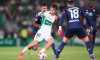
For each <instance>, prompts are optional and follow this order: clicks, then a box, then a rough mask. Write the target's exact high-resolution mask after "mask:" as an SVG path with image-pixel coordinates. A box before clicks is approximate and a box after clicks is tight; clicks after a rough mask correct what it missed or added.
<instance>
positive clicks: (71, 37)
mask: <svg viewBox="0 0 100 60" xmlns="http://www.w3.org/2000/svg"><path fill="white" fill-rule="evenodd" d="M64 37H65V38H66V39H71V38H72V37H71V38H68V37H66V36H64Z"/></svg>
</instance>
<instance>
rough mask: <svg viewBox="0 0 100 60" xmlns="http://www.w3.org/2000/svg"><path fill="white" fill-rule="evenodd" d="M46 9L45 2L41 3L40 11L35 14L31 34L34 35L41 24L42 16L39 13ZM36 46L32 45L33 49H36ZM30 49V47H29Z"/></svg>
mask: <svg viewBox="0 0 100 60" xmlns="http://www.w3.org/2000/svg"><path fill="white" fill-rule="evenodd" d="M46 11H47V5H46V4H45V3H42V4H41V12H39V13H38V14H37V15H36V16H35V27H34V29H33V34H34V36H35V34H36V33H37V31H38V29H39V27H40V25H41V21H42V16H41V15H40V14H41V13H45V12H46ZM34 36H33V37H34ZM37 48H38V47H37V46H34V47H32V49H33V50H37ZM30 49H31V48H30Z"/></svg>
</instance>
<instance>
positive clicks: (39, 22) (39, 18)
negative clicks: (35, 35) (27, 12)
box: [35, 14, 42, 24]
mask: <svg viewBox="0 0 100 60" xmlns="http://www.w3.org/2000/svg"><path fill="white" fill-rule="evenodd" d="M41 19H42V17H41V16H38V14H37V15H36V16H35V24H41Z"/></svg>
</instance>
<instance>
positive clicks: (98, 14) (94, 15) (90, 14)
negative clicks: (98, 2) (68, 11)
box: [85, 0, 100, 49]
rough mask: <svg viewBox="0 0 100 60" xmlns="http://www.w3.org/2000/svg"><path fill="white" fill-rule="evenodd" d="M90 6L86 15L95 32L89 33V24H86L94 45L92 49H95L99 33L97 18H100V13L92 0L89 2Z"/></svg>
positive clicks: (86, 10)
mask: <svg viewBox="0 0 100 60" xmlns="http://www.w3.org/2000/svg"><path fill="white" fill-rule="evenodd" d="M88 5H89V6H88V8H87V9H85V13H86V14H87V15H88V17H89V19H90V22H91V25H92V27H93V32H90V31H89V25H88V23H86V29H87V32H88V37H89V40H90V42H91V45H92V49H94V45H95V38H96V33H97V22H96V18H97V17H100V12H99V11H98V10H96V9H95V8H94V2H93V1H92V0H90V1H89V4H88Z"/></svg>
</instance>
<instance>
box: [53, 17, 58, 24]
mask: <svg viewBox="0 0 100 60" xmlns="http://www.w3.org/2000/svg"><path fill="white" fill-rule="evenodd" d="M57 20H58V17H57V16H55V21H54V23H53V25H55V24H56V22H57Z"/></svg>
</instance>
